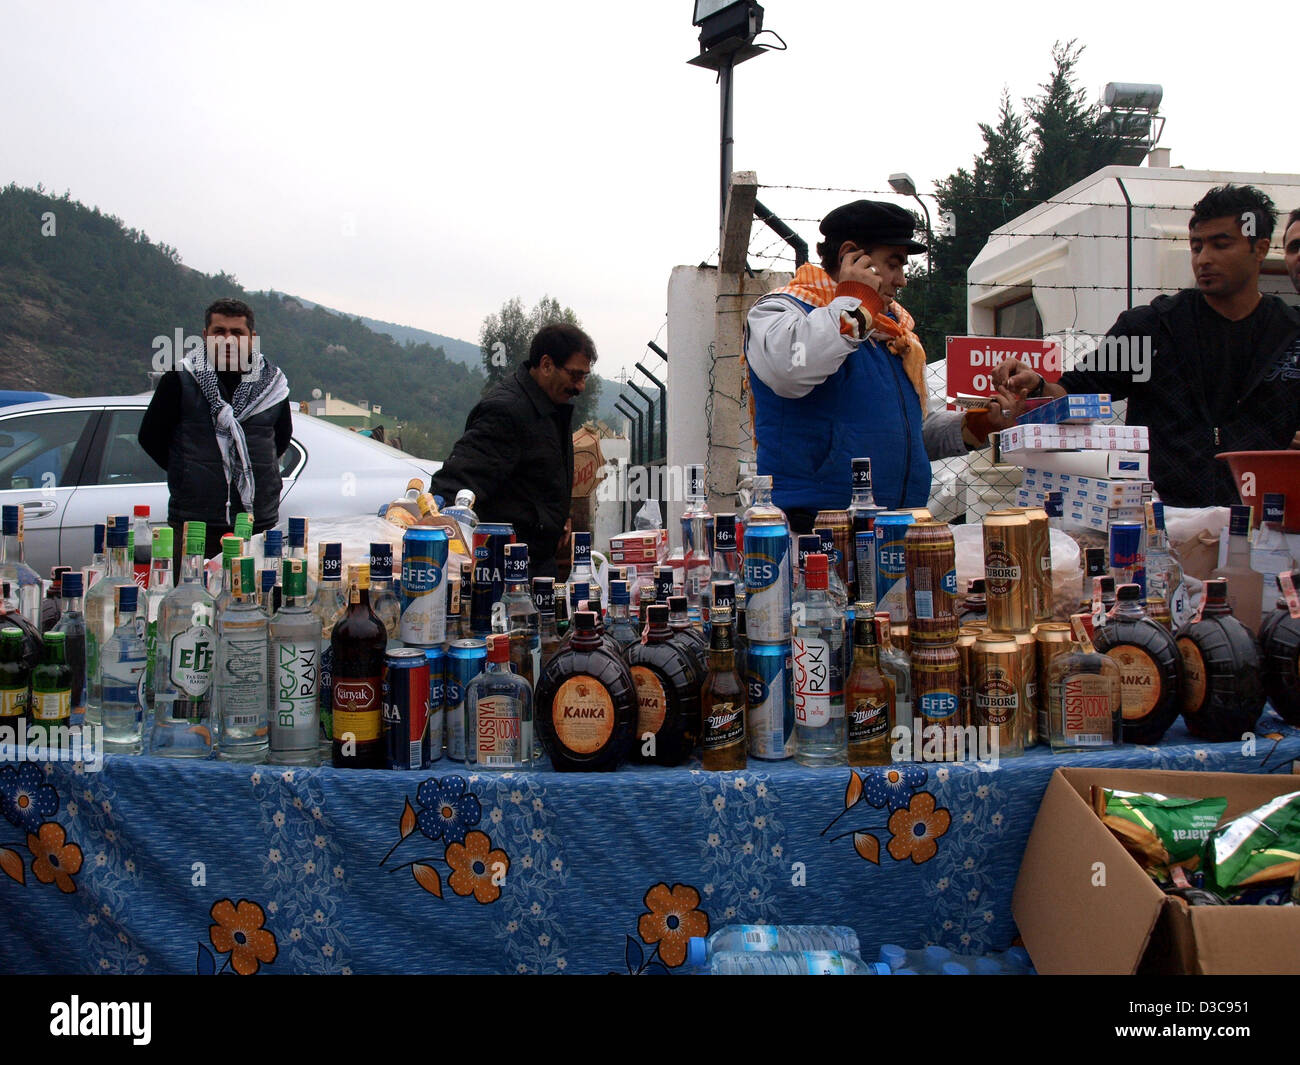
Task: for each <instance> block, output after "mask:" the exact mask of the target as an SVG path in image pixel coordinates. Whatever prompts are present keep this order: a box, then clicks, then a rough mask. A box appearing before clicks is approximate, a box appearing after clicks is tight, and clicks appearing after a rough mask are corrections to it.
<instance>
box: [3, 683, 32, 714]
mask: <svg viewBox="0 0 1300 1065" xmlns="http://www.w3.org/2000/svg"><path fill="white" fill-rule="evenodd" d="M26 715H27V688H26V686H25V685H24V686H23V687H21V688H5V689H4V690H3V691H0V717H25V716H26Z"/></svg>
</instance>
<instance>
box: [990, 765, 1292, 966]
mask: <svg viewBox="0 0 1300 1065" xmlns="http://www.w3.org/2000/svg"><path fill="white" fill-rule="evenodd" d="M1093 784H1097V785H1100V786H1103V787H1110V788H1122V789H1124V790H1125V791H1139V792H1142V791H1154V792H1159V793H1160V794H1162V795H1185V796H1189V797H1192V798H1206V797H1209V796H1215V795H1222V796H1224V797H1225V798H1227V800H1228V810H1227V814H1226V817H1227V818H1228V819H1231V818H1233V817H1236V816H1238V815H1240V814H1243V813H1246V812H1247V811H1249V810H1253V809H1254V808H1255V807H1257V806H1261V805H1263V804H1264V803H1265V802H1267V801H1268V800H1269V799H1272V798H1274V797H1275V796H1278V795H1285V794H1287V793H1289V792H1293V791H1300V777H1297V776H1295V775H1285V774H1273V775H1269V774H1262V775H1250V774H1246V773H1183V772H1167V771H1161V770H1149V769H1083V768H1067V767H1062V768H1060V769H1057V770H1056V772H1054V773H1053V774H1052V779H1051V780H1050V781H1049V782H1048V784H1047V791H1046V792H1045V793H1044V794H1043V801H1042V804H1041V805H1040V806H1039V808H1038V817H1037V818H1036V819H1035V821H1034V827H1033V830H1032V831H1031V832H1030V834H1029V844H1028V846H1026V848H1025V855H1024V858H1023V859H1022V860H1021V863H1020V875H1019V877H1018V878H1017V879H1016V888H1015V892H1014V894H1013V895H1012V900H1011V912H1012V915H1013V916H1014V918H1015V921H1016V925H1017V927H1018V928H1019V929H1020V934H1021V936H1022V937H1023V938H1024V941H1025V947H1026V948H1027V949H1028V951H1029V956H1030V958H1032V959H1033V962H1034V968H1035V969H1037V970H1038V972H1039V973H1042V974H1045V975H1047V974H1060V973H1109V974H1125V973H1143V974H1146V973H1163V974H1174V973H1182V974H1193V973H1195V974H1202V975H1211V974H1228V973H1267V974H1282V973H1291V974H1297V973H1300V907H1298V906H1188V905H1187V904H1186V903H1185V902H1184V901H1183V900H1182V899H1179V898H1174V897H1171V896H1168V895H1166V894H1165V893H1164V892H1163V891H1161V890H1160V889H1159V888H1158V887H1156V885H1155V883H1154V882H1153V881H1152V880H1151V878H1150V877H1149V876H1147V874H1146V873H1144V872H1143V871H1142V869H1141V867H1140V866H1139V865H1138V864H1137V863H1136V862H1135V861H1134V860H1133V859H1132V858H1131V857H1130V856H1129V854H1128V852H1127V851H1126V850H1125V849H1124V848H1123V847H1122V846H1121V845H1120V843H1119V841H1118V840H1117V839H1116V838H1115V837H1114V835H1113V834H1112V833H1111V832H1110V830H1109V829H1108V828H1106V826H1105V825H1103V824H1102V823H1101V819H1100V818H1098V817H1097V815H1096V814H1095V813H1093V810H1092V805H1091V797H1090V788H1091V785H1093Z"/></svg>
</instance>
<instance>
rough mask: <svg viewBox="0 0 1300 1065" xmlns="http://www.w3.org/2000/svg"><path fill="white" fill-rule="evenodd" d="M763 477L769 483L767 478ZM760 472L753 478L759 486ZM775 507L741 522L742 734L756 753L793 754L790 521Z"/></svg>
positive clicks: (767, 756)
mask: <svg viewBox="0 0 1300 1065" xmlns="http://www.w3.org/2000/svg"><path fill="white" fill-rule="evenodd" d="M762 479H765V480H766V481H767V482H768V484H767V485H766V487H770V481H771V478H762ZM759 481H760V478H755V486H756V487H758V486H759ZM777 514H780V511H776V510H775V509H774V510H773V512H772V514H771V515H764V518H763V519H762V520H753V521H750V522H747V523H746V524H745V531H744V556H745V561H744V567H745V592H746V599H745V615H746V618H745V621H746V637H747V640H748V645H747V648H746V651H745V671H744V672H745V681H746V686H747V687H748V689H749V692H748V696H749V699H748V703H749V711H748V713H749V716H748V718H747V720H746V722H745V735H746V740H747V743H748V745H749V753H750V755H751V756H752V757H754V758H761V759H764V760H766V761H777V760H780V759H784V758H792V757H794V700H793V698H792V697H791V680H792V674H793V662H792V661H791V654H790V638H791V636H792V635H793V634H792V632H791V631H790V606H791V592H792V567H791V558H790V554H791V545H790V527H789V525H788V524H787V523H786V522H785V520H784V517H783V516H782V517H780V518H778V517H776V515H777Z"/></svg>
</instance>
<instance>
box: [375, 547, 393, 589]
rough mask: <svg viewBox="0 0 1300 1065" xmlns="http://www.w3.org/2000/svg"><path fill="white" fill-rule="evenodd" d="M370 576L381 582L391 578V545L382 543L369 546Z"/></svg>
mask: <svg viewBox="0 0 1300 1065" xmlns="http://www.w3.org/2000/svg"><path fill="white" fill-rule="evenodd" d="M370 575H371V576H372V577H378V578H379V579H380V580H381V581H386V580H390V579H391V578H392V576H393V545H392V544H390V543H388V542H387V541H384V542H382V543H373V544H371V545H370Z"/></svg>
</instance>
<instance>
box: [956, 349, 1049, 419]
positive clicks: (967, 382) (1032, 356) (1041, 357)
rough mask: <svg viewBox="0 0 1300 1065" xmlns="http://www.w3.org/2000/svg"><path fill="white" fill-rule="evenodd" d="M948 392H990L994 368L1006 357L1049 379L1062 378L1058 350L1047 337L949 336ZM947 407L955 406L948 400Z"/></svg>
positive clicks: (976, 394) (979, 394) (982, 393)
mask: <svg viewBox="0 0 1300 1065" xmlns="http://www.w3.org/2000/svg"><path fill="white" fill-rule="evenodd" d="M947 347H948V395H950V396H956V395H958V394H959V393H964V394H966V395H974V396H991V395H993V369H994V367H995V366H997V365H998V363H1000V362H1003V361H1005V360H1006V359H1019V360H1020V361H1021V362H1023V363H1027V364H1028V365H1029V366H1032V367H1033V368H1034V370H1036V371H1037V372H1038V373H1041V374H1042V375H1043V377H1045V378H1046V379H1047V380H1048V381H1051V382H1052V383H1055V382H1057V381H1059V380H1060V379H1061V349H1060V345H1059V344H1053V343H1050V342H1048V341H1046V340H1023V339H1021V338H1020V337H949V338H948V345H947ZM948 409H949V410H952V409H954V404H952V403H949V404H948Z"/></svg>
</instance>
